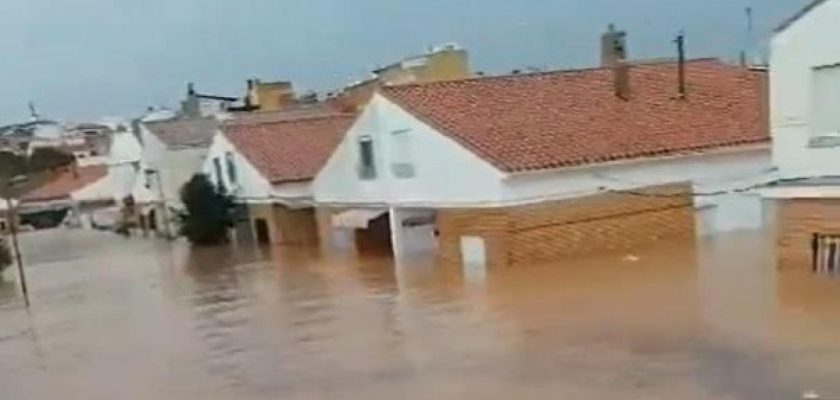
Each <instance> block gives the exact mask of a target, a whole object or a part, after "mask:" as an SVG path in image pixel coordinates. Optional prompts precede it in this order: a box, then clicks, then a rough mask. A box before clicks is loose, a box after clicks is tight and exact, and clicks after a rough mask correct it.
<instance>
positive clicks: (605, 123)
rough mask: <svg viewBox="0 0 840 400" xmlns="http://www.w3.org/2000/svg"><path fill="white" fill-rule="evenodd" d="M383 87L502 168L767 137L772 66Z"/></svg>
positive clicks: (703, 65)
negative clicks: (621, 94)
mask: <svg viewBox="0 0 840 400" xmlns="http://www.w3.org/2000/svg"><path fill="white" fill-rule="evenodd" d="M686 71H687V88H688V95H687V97H686V98H685V99H678V98H677V96H676V95H677V65H676V64H675V63H674V62H664V63H653V64H635V65H632V66H630V68H629V76H630V98H629V100H622V99H620V98H618V97H617V96H616V95H615V90H614V84H613V82H614V80H613V72H612V70H611V69H606V68H593V69H584V70H569V71H555V72H543V73H536V74H525V75H511V76H501V77H486V78H474V79H467V80H461V81H449V82H437V83H427V84H412V85H401V86H391V87H385V88H383V89H382V90H381V93H382V94H383V95H384V96H385V97H387V98H390V99H392V100H393V101H394V102H395V103H397V104H399V105H401V106H402V107H403V108H404V109H405V110H406V111H408V112H410V113H412V114H414V115H415V116H416V117H418V118H419V119H421V120H423V121H425V122H426V123H428V124H430V125H431V126H433V127H435V129H437V130H439V131H440V132H442V133H443V134H446V135H448V136H450V137H452V138H453V139H454V140H456V141H457V142H459V143H460V144H461V145H463V146H464V147H466V148H467V149H469V150H471V151H472V152H474V153H475V154H477V155H478V156H480V157H481V158H483V159H485V160H486V161H488V162H490V163H491V164H493V165H495V166H496V167H497V168H499V169H500V170H502V171H507V172H515V171H527V170H538V169H547V168H557V167H564V166H573V165H584V164H592V163H600V162H608V161H614V160H621V159H632V158H641V157H653V156H662V155H668V154H674V153H683V152H696V151H702V150H706V149H712V148H719V147H724V146H735V145H741V144H749V143H761V142H767V141H768V140H769V136H768V130H767V123H766V112H765V110H766V96H767V92H766V84H767V82H766V81H767V78H766V72H760V71H753V70H749V69H745V68H741V67H735V66H731V65H728V64H724V63H722V62H721V61H719V60H714V59H700V60H692V61H689V62H688V63H687V64H686Z"/></svg>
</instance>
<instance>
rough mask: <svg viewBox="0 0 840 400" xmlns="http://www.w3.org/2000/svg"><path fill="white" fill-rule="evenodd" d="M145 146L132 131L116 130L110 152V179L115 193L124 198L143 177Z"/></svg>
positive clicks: (115, 195) (118, 198)
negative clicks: (142, 163)
mask: <svg viewBox="0 0 840 400" xmlns="http://www.w3.org/2000/svg"><path fill="white" fill-rule="evenodd" d="M142 157H143V147H142V146H141V145H140V141H139V140H137V137H135V136H134V134H133V133H131V132H116V133H114V134H113V136H112V141H111V148H110V150H109V154H108V179H109V180H110V181H111V187H112V189H113V195H114V198H115V199H116V200H122V199H123V198H125V197H126V196H128V195H129V194H131V193H132V191H133V190H134V188H135V185H136V184H137V181H138V180H139V179H140V178H141V175H142V172H143V171H142V170H143V167H142V165H141V160H142Z"/></svg>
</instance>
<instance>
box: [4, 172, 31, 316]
mask: <svg viewBox="0 0 840 400" xmlns="http://www.w3.org/2000/svg"><path fill="white" fill-rule="evenodd" d="M28 180H29V178H28V177H27V176H25V175H18V176H15V177H14V178H12V179H10V180H9V182H7V183H6V190H5V195H6V196H5V197H6V207H7V208H8V211H7V215H8V216H11V220H10V221H9V232H10V233H11V236H12V246H13V247H14V251H15V261H16V262H17V267H18V275H19V276H20V289H21V291H22V292H23V302H24V304H26V308H29V289H28V288H27V286H26V273H24V271H23V259H22V258H21V255H20V245H19V244H18V237H17V222H18V213H17V207H16V206H15V205H14V204H13V202H12V189H14V188H16V187H20V185H23V184H24V183H26V182H27V181H28Z"/></svg>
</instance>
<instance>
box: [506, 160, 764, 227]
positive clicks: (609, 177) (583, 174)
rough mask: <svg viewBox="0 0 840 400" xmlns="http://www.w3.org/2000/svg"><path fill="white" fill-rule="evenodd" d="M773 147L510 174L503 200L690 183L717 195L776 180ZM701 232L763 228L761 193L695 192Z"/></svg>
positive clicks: (514, 201)
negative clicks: (772, 158)
mask: <svg viewBox="0 0 840 400" xmlns="http://www.w3.org/2000/svg"><path fill="white" fill-rule="evenodd" d="M772 169H773V167H772V162H771V156H770V149H769V148H768V147H767V146H759V147H754V148H751V149H741V150H724V151H720V152H715V153H706V154H697V155H688V156H680V157H673V158H665V159H658V160H641V161H631V162H621V163H615V164H612V165H606V166H596V167H588V168H575V169H561V170H556V171H549V172H538V173H530V174H521V175H512V176H511V177H509V178H508V179H507V180H506V181H505V186H504V188H505V190H504V194H505V196H504V197H505V202H506V203H508V204H515V203H521V202H537V201H543V200H547V199H569V198H575V197H580V196H587V195H593V194H598V193H604V192H605V191H606V190H631V189H634V188H640V187H645V186H654V185H663V184H669V183H677V182H692V186H693V188H694V191H695V193H698V194H713V193H715V192H719V191H727V192H728V191H733V190H736V189H742V188H747V187H750V186H753V185H756V184H759V183H763V182H768V181H770V180H772V179H774V178H775V176H776V173H775V172H774V171H773V170H772ZM694 205H695V208H697V209H698V210H699V211H700V215H699V218H700V221H699V222H700V224H699V225H698V227H699V233H700V234H708V233H713V232H723V231H731V230H737V229H755V228H759V227H760V226H761V222H762V218H761V200H760V196H759V194H758V193H757V192H754V191H751V192H748V193H732V194H723V195H715V196H697V197H695V199H694Z"/></svg>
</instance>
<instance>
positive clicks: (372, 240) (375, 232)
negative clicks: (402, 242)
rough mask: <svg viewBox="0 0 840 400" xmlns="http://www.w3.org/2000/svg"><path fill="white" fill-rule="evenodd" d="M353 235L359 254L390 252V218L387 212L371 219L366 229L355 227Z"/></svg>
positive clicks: (385, 253) (383, 253) (388, 253)
mask: <svg viewBox="0 0 840 400" xmlns="http://www.w3.org/2000/svg"><path fill="white" fill-rule="evenodd" d="M355 236H356V250H358V252H359V254H364V255H390V254H391V219H390V218H389V216H388V213H385V214H382V215H381V216H380V217H378V218H376V219H374V220H371V221H370V223H369V224H368V228H367V229H357V230H356V235H355Z"/></svg>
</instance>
